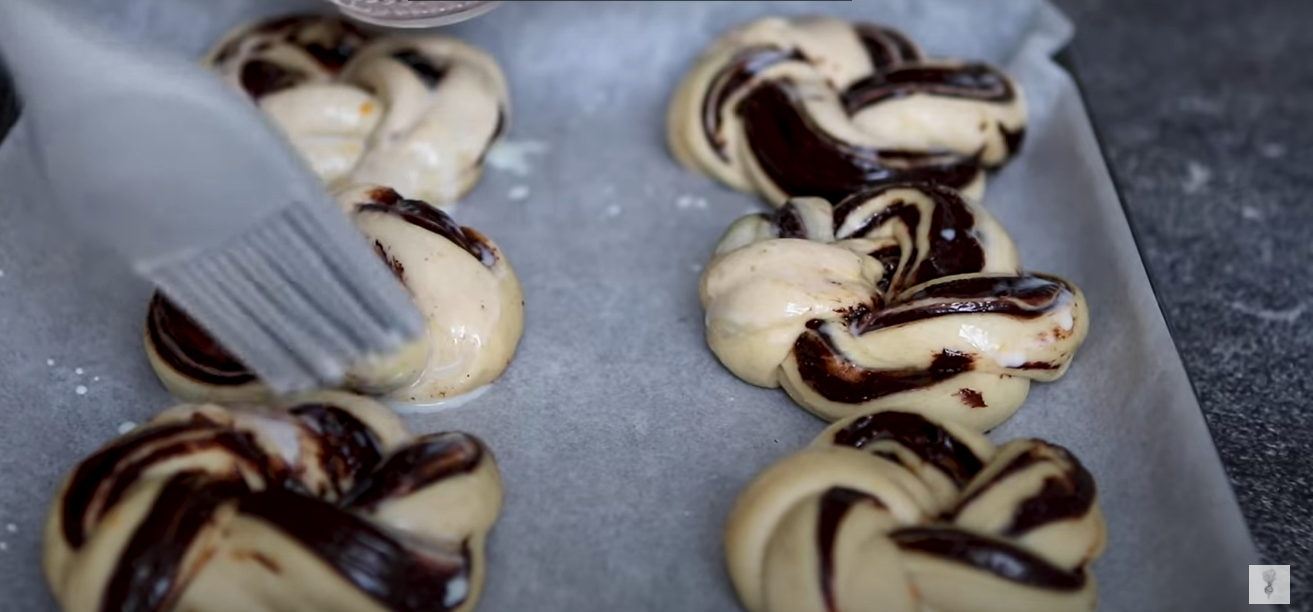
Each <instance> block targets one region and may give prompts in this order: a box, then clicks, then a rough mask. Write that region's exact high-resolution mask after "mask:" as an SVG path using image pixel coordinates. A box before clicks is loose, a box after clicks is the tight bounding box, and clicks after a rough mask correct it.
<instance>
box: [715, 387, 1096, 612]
mask: <svg viewBox="0 0 1313 612" xmlns="http://www.w3.org/2000/svg"><path fill="white" fill-rule="evenodd" d="M1106 540H1107V528H1106V524H1105V521H1104V517H1103V513H1102V511H1101V510H1100V508H1099V505H1098V494H1097V490H1096V486H1095V482H1094V478H1093V477H1092V476H1091V475H1090V473H1089V472H1088V471H1087V470H1086V469H1085V468H1084V466H1082V465H1081V463H1080V461H1078V460H1077V459H1076V457H1075V456H1073V455H1072V454H1071V453H1070V452H1068V451H1067V450H1066V449H1064V448H1062V447H1060V446H1057V445H1054V444H1050V443H1048V442H1044V441H1042V440H1034V439H1026V440H1015V441H1012V442H1008V443H1007V444H1004V445H1002V446H999V447H995V446H994V445H993V444H991V443H990V442H989V441H988V440H987V439H986V438H985V437H983V436H982V435H980V434H978V433H975V432H973V431H971V430H969V429H967V428H964V427H960V426H956V425H954V424H952V423H951V422H945V421H939V420H937V419H934V418H927V417H923V416H921V415H919V414H915V413H910V412H899V411H888V412H879V413H874V414H866V415H859V416H854V417H852V418H849V419H845V420H843V421H840V422H837V423H835V424H833V425H831V426H830V427H829V428H827V429H826V430H825V431H824V432H822V433H821V435H820V436H819V437H818V438H817V439H816V440H815V441H814V442H813V443H812V444H811V446H809V447H808V448H805V449H803V450H801V451H798V452H796V453H794V454H792V455H790V456H788V457H786V458H784V459H783V460H782V461H780V462H779V463H776V464H775V465H773V466H771V467H769V468H767V469H766V470H765V471H764V472H762V473H761V474H760V475H758V476H757V478H756V479H755V480H753V482H752V483H751V484H750V485H749V486H748V487H747V489H746V490H744V491H743V493H742V495H741V496H740V497H739V498H738V501H737V502H736V505H735V507H734V509H733V511H732V513H731V515H730V519H729V523H728V528H727V531H726V533H725V555H726V561H727V564H728V568H729V573H730V577H731V579H732V580H733V583H734V588H735V590H736V591H737V593H738V595H739V599H740V601H742V603H743V606H744V607H745V608H746V609H748V610H749V612H767V611H788V612H829V611H833V610H843V611H844V612H1090V611H1091V610H1093V609H1094V607H1095V603H1096V594H1095V582H1094V577H1093V575H1091V573H1090V569H1089V568H1090V565H1091V564H1092V563H1093V562H1094V560H1095V559H1097V558H1098V557H1099V556H1100V555H1101V554H1102V553H1103V549H1104V546H1105V543H1106Z"/></svg>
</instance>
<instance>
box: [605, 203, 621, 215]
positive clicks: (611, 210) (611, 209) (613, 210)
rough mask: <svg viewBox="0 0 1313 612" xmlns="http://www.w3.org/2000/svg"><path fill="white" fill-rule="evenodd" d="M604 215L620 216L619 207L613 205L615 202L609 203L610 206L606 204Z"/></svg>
mask: <svg viewBox="0 0 1313 612" xmlns="http://www.w3.org/2000/svg"><path fill="white" fill-rule="evenodd" d="M606 216H608V217H618V216H620V207H619V206H617V205H615V204H612V205H610V206H607V207H606Z"/></svg>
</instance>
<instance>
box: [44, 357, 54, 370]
mask: <svg viewBox="0 0 1313 612" xmlns="http://www.w3.org/2000/svg"><path fill="white" fill-rule="evenodd" d="M46 365H48V366H50V367H52V368H53V367H55V360H54V359H47V360H46Z"/></svg>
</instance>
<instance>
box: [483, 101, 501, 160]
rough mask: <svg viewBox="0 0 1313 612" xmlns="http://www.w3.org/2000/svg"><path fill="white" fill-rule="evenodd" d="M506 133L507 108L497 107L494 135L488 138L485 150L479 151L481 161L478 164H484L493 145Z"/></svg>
mask: <svg viewBox="0 0 1313 612" xmlns="http://www.w3.org/2000/svg"><path fill="white" fill-rule="evenodd" d="M505 134H506V109H505V108H501V107H499V108H498V109H497V125H496V127H494V128H492V137H491V138H488V144H487V146H485V147H483V151H481V152H480V153H479V161H478V164H477V165H480V166H481V165H483V161H484V160H485V159H487V158H488V152H489V151H491V150H492V147H493V145H495V144H497V141H498V140H501V137H502V136H503V135H505Z"/></svg>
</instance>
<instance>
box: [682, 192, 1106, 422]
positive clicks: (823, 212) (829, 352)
mask: <svg viewBox="0 0 1313 612" xmlns="http://www.w3.org/2000/svg"><path fill="white" fill-rule="evenodd" d="M701 294H702V304H703V307H704V308H705V309H706V326H707V341H708V344H709V345H710V346H711V349H712V351H713V352H714V353H715V354H716V356H717V357H718V358H719V359H720V361H721V363H723V364H724V365H725V366H726V367H727V368H729V370H730V371H731V372H733V373H734V374H735V375H736V376H738V377H739V378H742V379H743V380H745V381H747V382H750V383H752V384H755V385H760V386H763V387H778V386H783V387H784V388H785V390H786V391H787V392H788V393H789V395H790V396H791V397H792V398H793V399H794V400H795V401H796V402H798V403H799V404H800V405H802V406H803V407H804V408H806V409H807V410H809V411H811V412H813V413H815V414H816V415H818V416H820V417H822V418H825V419H828V420H835V419H839V418H843V417H846V416H850V415H853V414H858V413H861V412H866V411H869V410H872V409H876V408H879V407H887V406H892V405H897V406H900V407H904V408H905V409H914V410H919V411H922V412H925V413H927V414H935V415H940V416H942V417H944V418H949V419H953V420H954V421H956V422H958V423H962V424H965V425H967V426H969V427H971V428H973V429H976V430H979V431H984V430H987V429H989V428H991V427H994V426H995V425H997V424H999V423H1001V422H1003V421H1004V420H1006V419H1007V418H1008V417H1010V416H1011V415H1012V414H1013V413H1014V412H1015V411H1016V409H1017V407H1019V406H1020V405H1021V403H1022V402H1023V401H1024V400H1025V398H1026V395H1027V392H1028V390H1029V388H1030V381H1031V380H1042V381H1051V380H1056V379H1057V378H1059V377H1061V376H1062V375H1063V374H1064V373H1065V371H1066V369H1067V367H1068V365H1069V364H1070V362H1071V359H1072V356H1073V355H1074V354H1075V351H1076V349H1077V348H1078V347H1079V346H1080V344H1081V343H1082V342H1083V341H1084V339H1085V335H1086V333H1087V331H1088V328H1089V323H1088V319H1089V316H1088V310H1087V307H1086V304H1085V298H1084V296H1083V295H1082V293H1081V291H1080V290H1079V289H1078V288H1077V287H1076V286H1075V285H1073V284H1071V283H1069V282H1067V281H1065V280H1063V279H1061V278H1058V277H1055V276H1050V275H1046V274H1032V273H1024V272H1022V271H1021V270H1020V267H1019V261H1018V257H1017V251H1016V248H1015V246H1014V245H1013V243H1012V240H1011V239H1010V238H1009V237H1008V235H1007V233H1006V232H1004V231H1003V229H1002V228H1001V227H1000V226H999V224H998V222H997V221H995V220H994V218H993V217H992V216H991V215H990V214H989V213H988V212H987V211H986V210H985V209H983V208H981V207H980V206H978V205H976V204H975V203H973V202H972V201H970V200H967V199H965V198H963V197H961V196H960V195H959V194H958V193H957V192H954V191H953V190H951V189H949V188H946V187H942V186H936V185H929V184H893V185H885V186H881V187H875V188H872V189H868V190H867V191H864V192H860V193H857V194H854V195H852V196H850V197H849V198H847V199H844V200H843V201H841V202H840V203H839V204H837V205H831V204H830V203H829V202H826V201H825V200H822V199H820V198H797V199H794V200H792V201H790V203H788V204H787V205H785V206H784V207H783V208H781V209H780V210H778V211H777V212H776V213H774V214H773V215H764V214H757V215H749V216H746V217H743V218H741V219H739V220H738V221H736V222H735V223H734V224H733V225H731V226H730V228H729V229H728V230H727V231H726V233H725V235H724V236H723V237H722V238H721V240H720V243H719V244H718V245H717V248H716V253H715V255H714V257H713V258H712V260H711V263H710V265H708V266H707V269H706V272H705V273H704V274H703V277H702V289H701Z"/></svg>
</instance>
